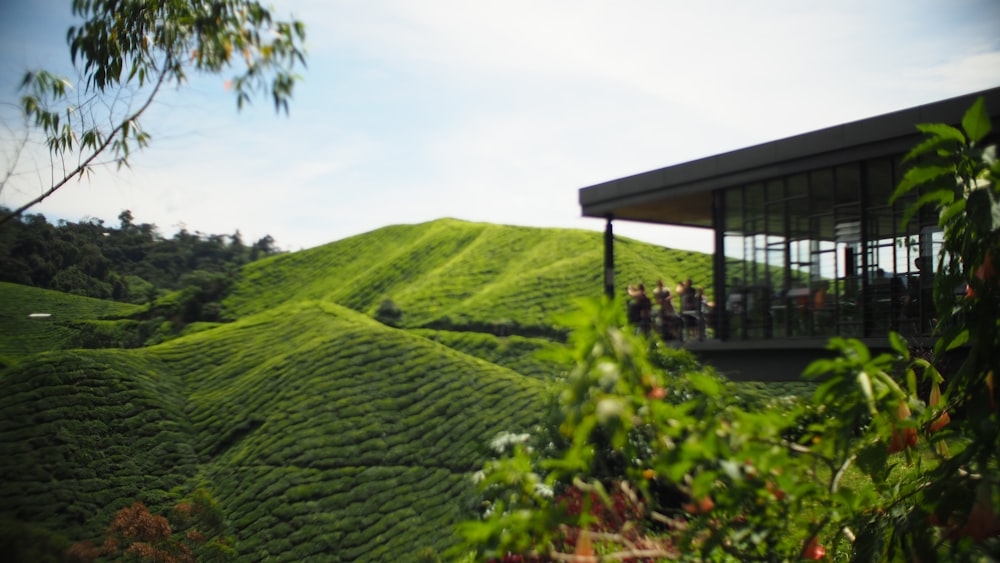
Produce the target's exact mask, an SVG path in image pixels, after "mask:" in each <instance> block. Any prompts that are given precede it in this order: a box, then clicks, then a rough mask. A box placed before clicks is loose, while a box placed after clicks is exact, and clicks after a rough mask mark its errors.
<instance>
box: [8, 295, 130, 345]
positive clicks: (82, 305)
mask: <svg viewBox="0 0 1000 563" xmlns="http://www.w3.org/2000/svg"><path fill="white" fill-rule="evenodd" d="M141 309H142V307H140V306H138V305H129V304H126V303H118V302H115V301H105V300H102V299H92V298H90V297H80V296H78V295H70V294H68V293H62V292H59V291H50V290H47V289H38V288H34V287H29V286H26V285H18V284H13V283H6V282H0V328H2V330H3V333H2V337H0V362H5V363H9V362H11V361H13V360H15V359H16V358H20V357H23V356H30V355H32V354H36V353H38V352H44V351H46V350H60V349H64V348H77V347H81V346H82V345H84V344H83V342H84V340H87V339H88V338H87V337H86V335H88V334H93V333H94V332H97V331H99V330H100V328H101V326H102V325H103V324H106V323H104V322H102V320H103V319H113V318H120V317H126V316H128V315H131V314H134V313H136V312H138V311H140V310H141ZM32 315H46V316H41V317H39V316H35V317H32Z"/></svg>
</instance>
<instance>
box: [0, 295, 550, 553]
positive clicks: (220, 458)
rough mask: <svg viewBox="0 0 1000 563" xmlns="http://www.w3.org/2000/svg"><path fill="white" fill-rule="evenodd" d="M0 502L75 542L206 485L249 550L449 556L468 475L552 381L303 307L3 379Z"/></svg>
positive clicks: (31, 365)
mask: <svg viewBox="0 0 1000 563" xmlns="http://www.w3.org/2000/svg"><path fill="white" fill-rule="evenodd" d="M2 381H3V386H4V389H5V390H7V393H6V394H5V395H4V396H2V397H0V412H2V413H3V417H2V418H0V506H3V507H5V508H4V511H5V514H4V515H5V516H15V517H17V518H19V519H21V520H26V521H35V522H45V523H46V524H48V525H50V526H52V527H53V528H55V529H58V530H59V531H60V532H62V533H64V534H66V535H68V536H70V537H75V538H86V537H90V536H93V535H95V534H97V533H99V532H100V530H101V528H102V527H103V526H104V525H106V523H107V522H108V521H109V519H110V512H111V511H113V510H114V509H116V508H118V507H120V506H122V505H125V504H128V503H130V502H131V500H132V499H134V498H142V499H145V500H146V501H147V502H150V503H151V504H154V505H156V504H157V503H159V502H165V501H167V500H168V497H169V494H168V492H169V491H170V490H171V489H172V488H174V487H180V489H181V490H183V489H184V488H185V487H187V488H190V487H191V486H193V485H194V484H195V483H197V482H199V481H201V480H205V481H206V482H208V483H210V486H211V488H212V490H213V492H214V494H215V496H216V498H217V499H218V500H219V501H220V502H221V503H222V506H223V508H224V510H225V511H226V513H227V514H228V515H229V517H230V519H231V525H232V527H233V531H234V533H235V534H236V535H237V537H238V540H239V548H240V551H241V554H242V555H243V556H244V557H246V558H247V559H248V560H260V559H262V558H265V557H270V558H275V560H286V561H300V560H303V558H307V557H309V556H310V555H314V554H317V553H320V552H324V553H330V552H331V551H332V552H334V553H336V556H334V557H333V558H332V560H338V558H339V559H340V560H352V559H354V558H355V557H359V556H362V555H364V556H365V558H370V559H373V560H378V559H382V558H388V559H392V558H394V557H398V556H400V555H401V554H404V553H407V552H408V551H409V550H410V549H412V548H413V547H414V546H431V547H434V548H437V549H443V548H444V547H446V546H447V545H448V543H449V542H450V541H451V536H450V524H451V523H452V522H454V521H455V519H457V518H460V517H462V516H466V515H467V514H468V513H467V508H468V506H469V504H468V503H469V502H470V498H471V494H472V485H471V482H470V481H469V480H468V474H469V473H470V472H471V471H473V470H475V469H476V468H477V467H478V466H479V464H480V463H481V462H482V460H483V444H484V443H485V442H486V441H487V440H488V439H489V438H490V437H491V436H492V435H493V434H494V433H495V432H496V431H498V430H500V429H503V428H511V429H515V428H523V427H524V426H525V425H530V424H532V423H534V422H536V420H537V418H536V417H533V416H532V413H538V412H540V410H541V406H542V405H541V397H542V384H541V383H540V382H538V381H537V380H536V379H533V378H528V377H525V376H522V375H519V374H517V373H514V372H512V371H510V370H507V369H504V368H501V367H498V366H495V365H492V364H488V363H486V362H484V361H482V360H478V359H475V358H472V357H470V356H467V355H465V354H461V353H459V352H456V351H453V350H451V349H449V348H446V347H444V346H441V345H439V344H436V343H434V342H432V341H430V340H428V339H425V338H422V337H419V336H415V335H412V334H408V333H406V332H404V331H400V330H394V329H390V328H387V327H384V326H382V325H380V324H378V323H376V322H374V321H372V320H370V319H368V318H367V317H365V316H363V315H359V314H357V313H354V312H352V311H349V310H346V309H343V308H340V307H338V306H336V305H331V304H323V303H316V302H299V303H294V304H291V305H288V306H286V307H282V308H279V309H276V310H272V311H268V312H266V313H263V314H261V315H256V316H253V317H250V318H247V319H244V320H241V321H238V322H235V323H232V324H229V325H226V326H223V327H220V328H217V329H214V330H210V331H205V332H201V333H198V334H195V335H192V336H189V337H184V338H180V339H177V340H173V341H170V342H168V343H165V344H163V345H160V346H156V347H152V348H148V349H143V350H133V351H120V350H100V351H86V352H54V353H49V354H45V355H43V356H41V357H39V358H37V359H36V360H35V361H33V362H24V363H22V364H19V365H17V366H14V367H13V368H11V369H8V370H7V371H5V372H3V374H2Z"/></svg>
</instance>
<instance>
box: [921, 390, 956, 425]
mask: <svg viewBox="0 0 1000 563" xmlns="http://www.w3.org/2000/svg"><path fill="white" fill-rule="evenodd" d="M939 403H941V386H939V385H938V384H937V382H936V381H935V382H934V384H933V385H931V396H930V398H929V399H928V400H927V405H928V406H931V407H936V406H938V404H939ZM949 422H951V416H950V415H949V414H948V411H941V414H939V415H938V416H937V418H935V419H934V422H931V427H930V431H931V432H937V431H938V430H941V429H942V428H944V427H945V426H948V423H949Z"/></svg>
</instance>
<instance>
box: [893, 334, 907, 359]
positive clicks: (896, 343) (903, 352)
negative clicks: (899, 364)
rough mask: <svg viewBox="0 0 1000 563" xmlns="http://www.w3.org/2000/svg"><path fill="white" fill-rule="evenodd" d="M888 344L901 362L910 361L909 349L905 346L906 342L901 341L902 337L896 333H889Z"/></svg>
mask: <svg viewBox="0 0 1000 563" xmlns="http://www.w3.org/2000/svg"><path fill="white" fill-rule="evenodd" d="M889 344H890V345H891V346H892V349H893V350H895V351H896V352H898V353H899V355H900V356H902V357H903V360H905V361H909V360H910V349H909V347H908V346H907V345H906V341H905V340H903V337H902V336H900V335H899V333H898V332H896V331H891V332H889Z"/></svg>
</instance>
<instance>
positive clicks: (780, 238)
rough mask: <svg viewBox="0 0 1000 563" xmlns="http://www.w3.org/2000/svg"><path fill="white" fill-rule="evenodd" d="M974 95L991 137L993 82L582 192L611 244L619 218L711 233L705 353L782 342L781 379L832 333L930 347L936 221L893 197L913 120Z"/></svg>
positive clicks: (966, 102)
mask: <svg viewBox="0 0 1000 563" xmlns="http://www.w3.org/2000/svg"><path fill="white" fill-rule="evenodd" d="M979 97H983V98H984V100H985V102H986V107H987V109H988V110H989V111H990V112H991V116H992V120H993V134H992V137H993V139H996V136H997V132H998V130H1000V88H994V89H990V90H986V91H982V92H976V93H973V94H969V95H965V96H960V97H957V98H952V99H948V100H944V101H941V102H937V103H933V104H928V105H924V106H919V107H915V108H909V109H906V110H902V111H898V112H893V113H890V114H885V115H881V116H877V117H872V118H869V119H864V120H860V121H856V122H851V123H846V124H843V125H838V126H835V127H831V128H827V129H822V130H819V131H815V132H811V133H806V134H803V135H798V136H795V137H790V138H786V139H782V140H778V141H774V142H771V143H765V144H762V145H757V146H753V147H749V148H745V149H741V150H737V151H733V152H729V153H724V154H720V155H716V156H712V157H708V158H704V159H700V160H696V161H691V162H687V163H683V164H678V165H674V166H669V167H666V168H661V169H658V170H653V171H650V172H646V173H643V174H638V175H635V176H630V177H627V178H622V179H619V180H614V181H611V182H605V183H602V184H598V185H595V186H590V187H587V188H583V189H581V190H580V204H581V207H582V210H583V215H584V216H587V217H600V218H604V219H605V220H606V221H607V227H606V228H607V235H608V236H606V237H605V244H606V245H613V237H612V236H611V229H612V223H613V222H614V221H619V220H625V221H642V222H648V223H659V224H669V225H682V226H689V227H700V228H706V229H712V230H713V232H714V240H715V249H714V262H713V264H714V267H713V278H714V279H713V289H714V295H715V302H716V307H715V310H714V311H713V313H712V315H711V316H710V318H709V322H710V324H711V327H712V330H711V331H710V334H711V335H712V336H713V338H712V339H711V341H710V342H705V343H696V344H693V348H695V349H696V350H700V351H701V352H702V353H703V355H705V356H706V358H707V359H708V360H709V361H710V362H711V363H717V364H719V363H720V362H721V364H727V363H729V361H730V360H731V361H734V362H736V363H737V365H738V364H739V363H740V362H745V361H746V360H747V358H746V357H745V356H746V355H747V354H750V355H753V354H754V353H757V354H770V355H771V356H773V355H774V351H776V350H784V351H785V353H786V355H788V356H789V358H790V363H789V365H788V366H777V365H775V366H774V368H775V370H777V371H778V372H781V373H782V374H783V375H782V376H781V377H787V376H797V374H798V373H799V372H800V371H801V368H803V367H804V366H805V364H807V363H808V361H809V360H810V359H811V358H814V357H816V356H817V355H819V354H821V353H822V351H823V350H825V346H826V342H827V340H828V338H829V337H830V336H833V335H840V336H846V337H855V338H860V339H862V340H864V341H866V343H867V344H869V346H871V347H873V348H876V349H877V348H879V347H880V346H884V345H886V344H887V342H886V335H887V333H888V331H890V330H893V331H896V332H899V333H900V334H902V335H904V336H906V337H907V338H909V339H910V340H911V342H914V343H916V344H917V345H919V344H920V343H921V342H925V341H926V342H928V343H929V341H930V337H931V334H932V329H933V327H934V324H935V322H936V319H935V314H934V306H933V303H932V298H931V296H932V287H933V280H934V271H935V269H936V267H937V255H938V250H939V248H940V245H941V242H942V235H941V231H940V229H939V228H938V227H937V217H936V214H935V213H934V212H933V210H932V209H931V208H929V207H927V208H925V209H923V210H922V211H920V212H919V213H916V214H913V216H912V217H909V216H908V214H907V210H908V209H910V208H911V206H912V204H913V203H914V202H916V201H917V199H918V197H919V195H920V194H919V193H916V192H913V193H910V194H908V195H907V196H906V197H903V198H900V199H897V200H894V201H890V200H891V198H892V195H893V193H894V191H895V188H896V186H897V185H898V184H899V180H900V179H901V178H902V175H903V174H904V173H905V171H906V164H905V163H904V162H903V157H904V156H905V155H906V153H907V152H908V151H909V150H910V149H911V148H913V147H914V146H915V145H916V144H917V143H919V142H920V140H921V138H922V134H921V133H920V132H919V131H918V130H917V129H916V124H918V123H952V124H957V123H958V122H959V121H960V120H961V118H962V116H963V115H964V113H965V111H966V110H967V109H968V108H969V107H970V106H971V105H972V103H973V102H974V101H975V100H976V99H977V98H979ZM605 255H606V257H607V259H606V264H605V268H606V269H607V275H606V280H607V281H606V285H607V287H606V289H607V290H608V291H609V292H613V287H612V284H613V279H614V277H613V248H606V249H605ZM960 290H962V288H956V291H960ZM793 357H794V358H793ZM713 358H714V360H715V361H713ZM764 369H766V368H764ZM723 371H726V370H725V369H724V370H723Z"/></svg>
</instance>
